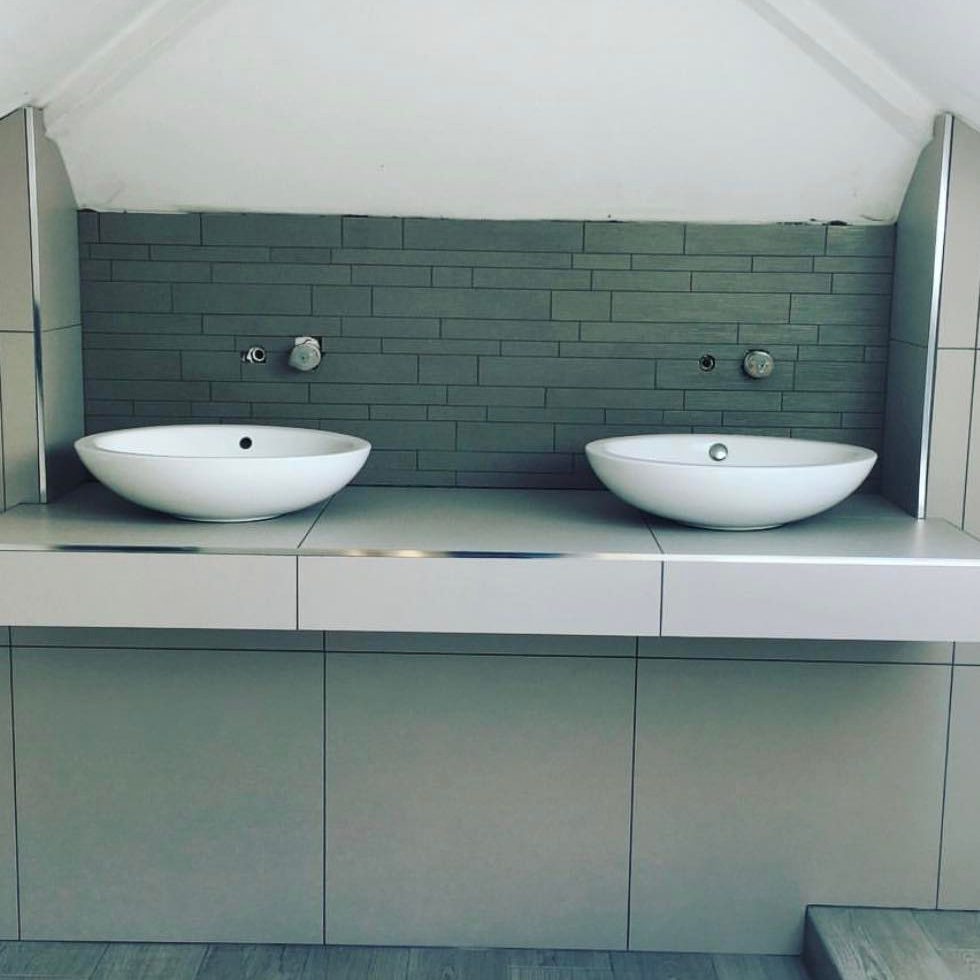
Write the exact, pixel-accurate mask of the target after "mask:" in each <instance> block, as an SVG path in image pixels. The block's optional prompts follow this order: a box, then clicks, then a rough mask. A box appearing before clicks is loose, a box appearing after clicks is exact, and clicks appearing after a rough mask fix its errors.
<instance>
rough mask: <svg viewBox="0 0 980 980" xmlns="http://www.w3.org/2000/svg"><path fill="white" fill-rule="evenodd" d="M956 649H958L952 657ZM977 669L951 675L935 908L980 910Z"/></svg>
mask: <svg viewBox="0 0 980 980" xmlns="http://www.w3.org/2000/svg"><path fill="white" fill-rule="evenodd" d="M958 655H959V649H958V648H957V656H958ZM978 740H980V667H976V666H963V667H961V666H957V667H956V668H955V669H954V671H953V697H952V715H951V718H950V728H949V762H948V770H947V781H946V812H945V819H944V821H943V856H942V869H941V873H940V887H939V906H940V908H944V909H976V908H980V824H978V822H977V813H978V812H980V765H978V755H977V744H978Z"/></svg>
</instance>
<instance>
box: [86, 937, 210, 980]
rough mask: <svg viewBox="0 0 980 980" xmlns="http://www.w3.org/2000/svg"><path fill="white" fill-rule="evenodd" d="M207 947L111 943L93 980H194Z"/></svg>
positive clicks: (197, 945) (173, 944)
mask: <svg viewBox="0 0 980 980" xmlns="http://www.w3.org/2000/svg"><path fill="white" fill-rule="evenodd" d="M207 951H208V947H207V946H205V945H202V944H194V945H191V944H188V945H184V944H178V943H112V944H111V945H110V946H109V947H108V948H107V949H106V951H105V955H104V956H103V957H102V959H101V960H100V961H99V964H98V966H97V967H96V968H95V972H94V973H93V974H92V980H194V978H195V977H196V976H197V975H198V971H199V970H200V969H201V964H202V963H203V962H204V956H205V954H206V953H207Z"/></svg>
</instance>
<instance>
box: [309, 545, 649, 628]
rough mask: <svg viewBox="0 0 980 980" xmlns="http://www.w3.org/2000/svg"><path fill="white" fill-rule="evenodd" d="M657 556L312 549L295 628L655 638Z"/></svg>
mask: <svg viewBox="0 0 980 980" xmlns="http://www.w3.org/2000/svg"><path fill="white" fill-rule="evenodd" d="M660 570H661V563H660V562H659V561H631V560H616V559H609V560H597V559H584V558H583V559H578V558H530V559H521V558H487V557H480V558H449V557H446V558H443V557H432V558H425V557H419V558H398V557H390V558H389V557H356V558H355V557H329V556H316V557H309V558H300V560H299V628H300V629H318V630H327V629H333V630H390V631H405V632H411V631H413V630H418V631H423V632H434V633H444V632H453V633H575V634H582V635H585V634H604V635H617V634H618V635H626V636H638V635H639V636H656V635H657V634H658V633H659V630H660Z"/></svg>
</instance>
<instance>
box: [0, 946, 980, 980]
mask: <svg viewBox="0 0 980 980" xmlns="http://www.w3.org/2000/svg"><path fill="white" fill-rule="evenodd" d="M960 952H962V951H960ZM961 958H962V957H961ZM970 962H972V961H970ZM962 976H963V977H964V978H971V980H972V978H974V977H975V976H976V974H972V973H963V974H962ZM13 977H19V978H28V977H35V978H38V980H40V978H61V980H806V974H805V973H804V972H803V970H802V967H801V966H800V965H799V961H798V960H797V959H796V958H795V957H791V956H711V955H708V954H704V953H642V952H606V951H603V950H556V949H444V948H422V947H418V948H404V947H379V946H286V945H255V944H232V943H227V944H214V945H205V944H203V943H201V944H192V943H187V944H171V943H109V944H106V943H49V942H21V943H18V942H9V943H0V980H10V978H13Z"/></svg>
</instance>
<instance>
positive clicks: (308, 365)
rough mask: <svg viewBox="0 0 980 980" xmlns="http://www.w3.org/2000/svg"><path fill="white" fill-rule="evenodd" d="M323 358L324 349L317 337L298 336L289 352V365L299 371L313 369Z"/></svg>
mask: <svg viewBox="0 0 980 980" xmlns="http://www.w3.org/2000/svg"><path fill="white" fill-rule="evenodd" d="M321 360H323V349H322V348H321V346H320V341H319V340H317V339H316V337H297V338H296V342H295V344H294V345H293V349H292V351H290V354H289V366H290V367H291V368H295V369H296V370H297V371H313V370H315V369H316V368H318V367H319V366H320V361H321Z"/></svg>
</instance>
